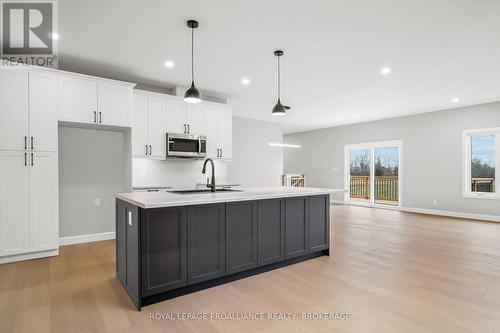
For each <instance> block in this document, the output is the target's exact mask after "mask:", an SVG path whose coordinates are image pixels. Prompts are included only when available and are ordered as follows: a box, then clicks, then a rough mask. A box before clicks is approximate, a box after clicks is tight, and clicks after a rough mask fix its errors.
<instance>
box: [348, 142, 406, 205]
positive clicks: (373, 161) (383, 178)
mask: <svg viewBox="0 0 500 333" xmlns="http://www.w3.org/2000/svg"><path fill="white" fill-rule="evenodd" d="M401 150H402V142H401V141H390V142H372V143H365V144H353V145H346V147H345V154H346V156H345V159H346V169H345V170H346V171H347V172H346V181H345V182H346V188H347V189H348V193H347V198H346V199H347V201H350V202H353V203H360V204H368V205H389V206H400V204H401Z"/></svg>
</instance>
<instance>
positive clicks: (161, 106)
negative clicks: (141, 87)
mask: <svg viewBox="0 0 500 333" xmlns="http://www.w3.org/2000/svg"><path fill="white" fill-rule="evenodd" d="M148 100H149V103H148V104H149V107H148V138H149V139H148V144H149V145H150V147H149V148H150V151H149V155H150V156H153V157H160V158H165V156H166V154H167V147H166V144H167V142H166V140H167V129H166V124H165V122H166V101H165V98H162V97H157V96H149V97H148Z"/></svg>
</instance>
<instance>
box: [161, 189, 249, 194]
mask: <svg viewBox="0 0 500 333" xmlns="http://www.w3.org/2000/svg"><path fill="white" fill-rule="evenodd" d="M241 191H242V190H235V189H232V188H217V189H215V192H241ZM167 192H168V193H175V194H196V193H210V189H209V188H203V189H198V190H178V191H167Z"/></svg>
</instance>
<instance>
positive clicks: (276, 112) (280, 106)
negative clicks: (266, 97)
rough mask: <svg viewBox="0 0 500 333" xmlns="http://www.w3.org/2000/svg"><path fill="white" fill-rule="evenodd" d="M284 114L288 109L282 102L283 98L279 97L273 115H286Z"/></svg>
mask: <svg viewBox="0 0 500 333" xmlns="http://www.w3.org/2000/svg"><path fill="white" fill-rule="evenodd" d="M284 115H286V109H285V107H284V106H283V104H281V100H280V99H279V98H278V103H276V105H275V106H274V108H273V116H284Z"/></svg>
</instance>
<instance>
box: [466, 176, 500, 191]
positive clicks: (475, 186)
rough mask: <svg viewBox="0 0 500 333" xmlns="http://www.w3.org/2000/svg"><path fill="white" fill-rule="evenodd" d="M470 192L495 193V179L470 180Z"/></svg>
mask: <svg viewBox="0 0 500 333" xmlns="http://www.w3.org/2000/svg"><path fill="white" fill-rule="evenodd" d="M471 190H472V192H495V179H494V178H472V179H471Z"/></svg>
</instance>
